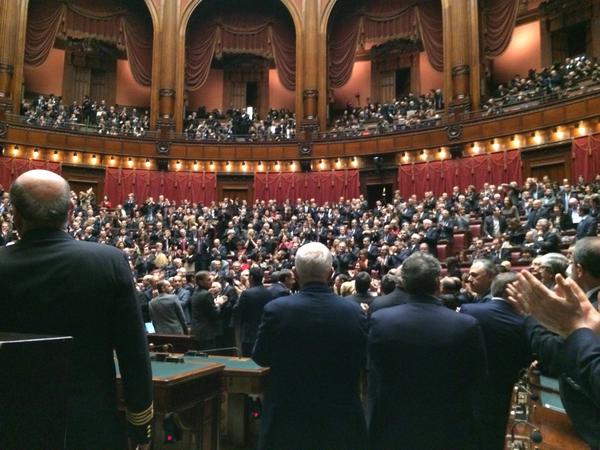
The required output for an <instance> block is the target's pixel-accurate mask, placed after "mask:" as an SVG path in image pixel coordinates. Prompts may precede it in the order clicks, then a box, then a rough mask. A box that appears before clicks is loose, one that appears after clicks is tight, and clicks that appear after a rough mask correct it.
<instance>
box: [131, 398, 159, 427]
mask: <svg viewBox="0 0 600 450" xmlns="http://www.w3.org/2000/svg"><path fill="white" fill-rule="evenodd" d="M126 416H127V422H129V423H130V424H131V425H135V426H140V425H145V424H147V423H148V422H150V421H151V420H152V418H153V417H154V404H153V403H151V404H150V406H149V407H148V408H146V409H145V410H143V411H141V412H131V411H129V410H127V412H126Z"/></svg>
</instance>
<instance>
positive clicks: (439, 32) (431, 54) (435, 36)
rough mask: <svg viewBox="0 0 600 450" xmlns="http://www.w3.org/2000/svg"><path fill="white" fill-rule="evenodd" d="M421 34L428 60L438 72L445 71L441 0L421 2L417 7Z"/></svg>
mask: <svg viewBox="0 0 600 450" xmlns="http://www.w3.org/2000/svg"><path fill="white" fill-rule="evenodd" d="M417 17H418V19H419V33H420V34H421V41H422V42H423V47H424V48H425V53H426V54H427V59H428V60H429V63H430V64H431V67H433V68H434V69H435V70H437V71H438V72H443V71H444V26H443V19H442V4H441V1H440V0H427V1H423V2H420V3H419V5H418V7H417Z"/></svg>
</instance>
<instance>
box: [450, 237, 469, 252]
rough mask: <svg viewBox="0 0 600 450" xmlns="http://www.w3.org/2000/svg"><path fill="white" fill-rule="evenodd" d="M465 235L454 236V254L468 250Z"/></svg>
mask: <svg viewBox="0 0 600 450" xmlns="http://www.w3.org/2000/svg"><path fill="white" fill-rule="evenodd" d="M465 237H466V236H465V234H464V233H459V234H455V235H454V242H453V243H452V252H453V253H454V254H456V253H458V252H460V251H461V250H464V249H465V248H466V241H465Z"/></svg>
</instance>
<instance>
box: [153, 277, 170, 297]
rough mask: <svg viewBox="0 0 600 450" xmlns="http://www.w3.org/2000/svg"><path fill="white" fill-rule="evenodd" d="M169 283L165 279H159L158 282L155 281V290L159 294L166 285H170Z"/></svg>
mask: <svg viewBox="0 0 600 450" xmlns="http://www.w3.org/2000/svg"><path fill="white" fill-rule="evenodd" d="M170 284H171V283H169V281H167V280H160V281H159V282H158V283H156V290H157V291H158V293H159V294H162V293H163V292H165V289H166V288H167V286H170Z"/></svg>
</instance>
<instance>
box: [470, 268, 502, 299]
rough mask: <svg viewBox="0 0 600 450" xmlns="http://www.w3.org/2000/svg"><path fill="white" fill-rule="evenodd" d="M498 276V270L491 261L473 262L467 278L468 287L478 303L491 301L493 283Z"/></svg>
mask: <svg viewBox="0 0 600 450" xmlns="http://www.w3.org/2000/svg"><path fill="white" fill-rule="evenodd" d="M496 275H498V268H497V267H496V264H494V263H493V262H492V261H490V260H489V259H476V260H475V261H473V264H471V268H470V269H469V274H468V277H467V283H468V284H467V287H468V290H469V291H470V292H471V294H473V296H474V297H475V301H476V302H477V303H485V302H487V301H489V299H490V298H491V294H490V290H491V288H492V281H494V278H495V277H496Z"/></svg>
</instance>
